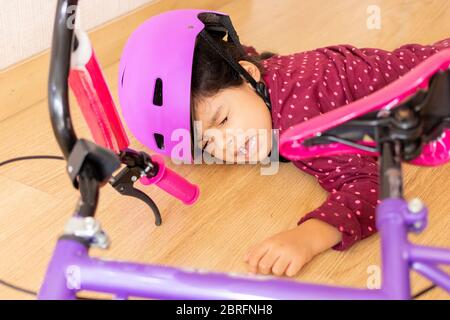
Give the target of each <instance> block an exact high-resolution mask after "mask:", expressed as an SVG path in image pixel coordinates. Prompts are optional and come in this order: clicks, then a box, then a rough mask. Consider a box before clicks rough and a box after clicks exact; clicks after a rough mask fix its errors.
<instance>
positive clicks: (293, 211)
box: [0, 0, 450, 299]
mask: <svg viewBox="0 0 450 320" xmlns="http://www.w3.org/2000/svg"><path fill="white" fill-rule="evenodd" d="M185 3H186V1H181V0H180V1H165V0H163V1H160V2H157V3H156V4H153V5H151V6H148V7H145V8H142V9H140V10H138V11H136V12H134V13H132V14H131V15H129V16H127V17H124V18H122V19H120V20H117V21H115V22H113V23H111V24H109V25H107V26H104V27H102V28H101V29H98V30H96V31H94V32H92V33H91V38H92V41H93V43H94V47H95V49H96V51H97V55H98V57H99V59H100V61H101V64H102V67H103V70H104V72H105V74H106V77H107V80H108V82H109V84H110V86H111V89H112V92H113V95H114V97H115V99H116V100H117V86H116V82H117V69H118V61H119V57H120V52H121V49H122V48H123V46H124V43H125V41H126V39H127V37H128V36H129V34H130V33H131V32H132V30H133V29H134V28H136V27H137V25H139V24H140V23H141V22H142V21H144V20H145V19H146V18H148V17H150V16H152V15H154V14H155V13H158V12H162V11H165V10H168V9H174V8H183V7H186V5H185ZM189 3H190V5H189V7H191V8H194V7H195V8H208V9H212V10H219V11H223V12H227V13H229V14H230V15H231V16H232V18H233V21H234V22H235V24H236V28H237V30H238V31H239V33H240V35H241V40H242V42H243V43H245V44H252V45H254V46H255V47H256V48H258V49H267V50H272V51H276V52H279V53H281V54H285V53H291V52H299V51H304V50H308V49H314V48H317V47H321V46H326V45H333V44H343V43H349V44H353V45H356V46H359V47H379V48H384V49H394V48H395V47H397V46H399V45H402V44H406V43H411V42H416V43H421V44H427V43H431V42H434V41H437V40H440V39H443V38H447V37H450V19H449V17H450V2H449V1H446V0H436V1H432V0H429V1H411V0H410V1H405V0H377V1H373V0H343V1H328V0H314V1H313V0H305V1H298V0H279V1H274V0H252V1H250V0H245V1H238V0H229V1H226V0H219V1H217V0H214V1H212V0H209V1H208V0H203V1H201V0H191V1H189ZM371 4H377V5H379V6H380V8H381V14H382V28H381V29H380V30H368V29H367V27H366V20H367V18H368V14H367V12H366V10H367V7H368V6H369V5H371ZM48 60H49V56H48V54H47V53H46V54H43V55H40V56H38V57H36V58H34V59H32V60H30V61H27V62H26V63H23V64H21V65H18V66H15V67H14V68H11V69H9V70H7V71H6V72H3V73H1V74H0V141H1V149H0V162H1V161H3V160H5V159H8V158H11V157H17V156H24V155H36V154H53V155H59V154H60V152H59V149H58V147H57V144H56V142H55V139H54V137H53V135H52V130H51V126H50V122H49V116H48V112H47V102H46V80H47V72H48ZM72 103H74V102H73V100H72ZM74 105H75V104H74ZM72 112H73V115H74V118H75V120H74V122H75V123H76V130H77V132H78V134H79V135H80V136H84V137H88V136H89V134H88V131H87V128H86V126H85V124H84V123H83V121H82V119H81V116H80V113H79V112H78V110H77V108H73V111H72ZM132 146H133V147H134V148H136V149H140V148H143V147H142V146H141V145H140V144H139V143H137V142H136V141H135V139H132ZM449 168H450V166H449V165H447V166H443V167H439V168H418V167H412V166H408V165H406V166H405V176H406V179H405V180H406V197H407V198H412V197H416V196H417V197H420V198H421V199H423V200H424V201H425V202H426V203H427V204H429V208H430V216H429V228H428V229H427V230H426V231H425V232H423V233H422V234H421V235H418V236H412V237H411V238H412V239H413V240H414V241H416V242H418V243H421V244H428V245H436V246H444V247H450V233H449V230H450V219H449V218H450V201H449V200H450V197H449V193H448V190H449V188H450V170H449ZM176 170H177V171H178V172H180V173H181V174H183V175H185V176H186V177H187V178H188V179H190V180H191V181H193V182H195V183H197V184H199V185H200V186H201V198H200V200H199V201H198V203H197V204H195V205H194V206H192V207H187V206H183V205H182V204H180V203H179V202H177V201H176V200H174V199H172V198H170V197H169V196H167V195H166V194H164V193H163V192H161V191H159V190H157V189H155V188H147V189H145V188H144V189H143V190H145V192H147V193H148V194H149V195H151V196H152V197H153V198H154V199H155V201H156V202H157V203H158V205H159V208H160V209H161V212H162V216H163V225H162V226H161V227H155V226H154V222H153V217H152V215H151V213H150V212H149V210H148V209H147V208H146V207H145V206H144V205H143V203H141V202H140V201H137V200H134V199H131V198H126V197H123V196H120V195H119V194H118V193H117V192H115V191H114V190H113V189H112V188H111V187H110V186H107V187H105V188H103V189H102V191H101V198H100V200H101V201H100V205H99V209H98V215H97V217H98V219H100V221H101V222H102V224H103V227H104V229H105V230H106V231H107V233H108V234H109V235H110V236H111V238H112V241H113V243H112V248H111V249H110V250H108V251H99V250H93V251H92V253H93V254H95V255H98V256H102V257H108V258H117V259H121V260H132V261H136V262H142V263H154V264H164V265H173V266H180V267H193V268H204V269H210V270H214V271H229V272H246V265H245V264H244V262H243V254H244V252H245V250H246V249H247V248H248V247H249V246H250V245H252V244H254V243H256V242H259V241H261V240H263V239H265V238H266V237H268V236H270V235H272V234H274V233H277V232H280V231H282V230H285V229H288V228H292V227H294V226H295V225H296V222H297V220H298V219H299V217H301V216H302V215H303V214H305V213H307V212H309V211H310V210H313V209H314V208H316V207H317V206H319V205H320V204H321V203H322V201H323V200H324V199H325V197H326V193H325V192H324V191H323V190H322V189H321V188H320V187H319V185H318V184H317V183H316V182H315V179H314V178H312V177H311V176H308V175H306V174H304V173H302V172H300V171H299V170H297V169H296V168H294V166H293V165H291V164H282V165H281V168H280V171H279V173H278V174H276V175H274V176H261V175H260V168H259V167H258V166H236V165H228V166H207V165H203V166H184V167H177V168H176ZM286 185H291V187H290V188H285V187H284V186H286ZM280 190H283V191H282V192H280ZM76 200H77V193H76V192H75V190H73V189H72V188H71V185H70V182H69V179H68V177H67V175H66V173H65V171H64V163H63V162H62V161H54V160H36V161H26V162H21V163H17V164H14V165H9V166H6V167H2V168H0V279H5V280H8V281H10V282H13V283H15V284H17V285H20V286H23V287H26V288H29V289H32V290H38V288H39V285H40V283H41V281H42V279H43V276H44V272H45V268H46V265H47V263H48V261H49V258H50V255H51V252H52V249H53V247H54V244H55V240H56V238H57V236H58V235H59V234H60V233H61V231H62V228H63V226H64V223H65V222H66V220H67V219H68V218H69V216H70V214H71V213H72V211H73V209H74V207H75V203H76ZM379 253H380V252H379V238H378V236H373V237H371V238H369V239H367V240H364V241H362V242H360V243H359V244H357V245H355V246H354V247H353V248H351V250H348V251H346V252H334V251H329V252H326V253H324V254H322V255H320V256H319V257H317V258H316V259H314V261H312V262H311V263H310V264H309V265H307V266H306V267H305V268H304V270H303V271H302V272H301V274H300V275H299V276H298V277H297V280H301V281H311V282H315V283H327V284H334V285H348V286H358V287H365V286H366V282H367V279H368V276H369V275H368V272H367V270H368V268H369V267H370V266H373V265H375V266H377V265H380V257H379ZM412 279H413V281H412V282H413V290H414V292H417V291H419V290H421V289H423V288H425V287H426V286H428V285H429V282H428V281H426V280H424V279H422V278H419V277H418V276H417V275H415V274H414V275H413V277H412ZM449 297H450V296H449V295H448V294H447V293H446V292H444V291H442V290H435V291H432V292H431V293H428V294H427V295H425V296H424V298H428V299H432V298H433V299H449ZM14 298H19V299H22V298H23V299H28V298H30V297H29V296H27V295H24V294H21V293H17V292H15V291H12V290H10V289H7V288H4V287H2V286H0V299H14Z"/></svg>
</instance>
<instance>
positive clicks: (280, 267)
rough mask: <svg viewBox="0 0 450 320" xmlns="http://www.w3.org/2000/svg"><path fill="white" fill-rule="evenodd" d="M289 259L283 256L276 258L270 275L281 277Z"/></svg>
mask: <svg viewBox="0 0 450 320" xmlns="http://www.w3.org/2000/svg"><path fill="white" fill-rule="evenodd" d="M290 262H291V259H290V258H289V257H287V256H285V255H283V256H281V257H280V258H278V260H277V261H276V262H275V264H274V265H273V267H272V273H273V274H274V275H277V276H282V275H283V274H284V272H285V271H286V269H287V267H288V265H289V263H290Z"/></svg>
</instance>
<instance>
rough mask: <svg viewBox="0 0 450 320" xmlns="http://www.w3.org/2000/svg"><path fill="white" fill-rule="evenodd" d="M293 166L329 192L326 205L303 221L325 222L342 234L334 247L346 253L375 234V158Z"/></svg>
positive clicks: (318, 160) (326, 159) (338, 158)
mask: <svg viewBox="0 0 450 320" xmlns="http://www.w3.org/2000/svg"><path fill="white" fill-rule="evenodd" d="M294 165H295V166H297V167H298V168H299V169H301V170H303V171H305V172H306V173H308V174H311V175H313V176H315V177H316V178H317V180H318V182H319V184H320V185H321V186H322V188H324V189H325V190H327V191H328V192H330V194H329V195H328V198H327V199H326V201H325V202H324V203H323V204H322V205H321V206H320V207H318V208H317V209H315V210H313V211H312V212H309V213H307V214H306V215H305V216H304V217H303V218H301V219H300V221H299V222H298V224H301V223H303V222H305V221H307V220H309V219H313V218H314V219H319V220H322V221H324V222H326V223H328V224H330V225H332V226H334V227H335V228H336V229H338V230H339V231H340V232H342V241H341V243H339V244H337V245H336V246H334V247H333V249H335V250H345V249H348V248H349V247H351V246H352V245H353V244H354V243H355V242H357V241H359V240H361V239H364V238H366V237H368V236H370V235H372V234H373V233H375V232H376V227H375V208H376V205H377V201H378V175H379V174H378V164H377V160H376V158H375V157H369V156H361V155H359V154H350V155H341V156H332V157H331V156H330V157H320V158H313V159H310V160H305V161H296V162H294Z"/></svg>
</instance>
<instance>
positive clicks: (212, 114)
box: [194, 61, 272, 163]
mask: <svg viewBox="0 0 450 320" xmlns="http://www.w3.org/2000/svg"><path fill="white" fill-rule="evenodd" d="M239 63H240V64H241V65H242V66H243V67H244V69H246V70H247V72H248V73H249V74H250V75H251V76H252V77H253V78H254V79H255V80H256V81H260V80H261V73H260V71H259V69H258V67H257V66H255V65H254V64H252V63H250V62H247V61H240V62H239ZM194 118H195V120H196V128H197V130H201V131H200V133H199V136H198V139H199V140H198V147H200V148H202V149H203V150H204V151H205V152H207V153H209V154H211V155H212V156H214V157H215V158H217V159H220V160H223V161H227V162H233V163H242V162H258V161H261V160H262V159H264V158H266V157H267V155H268V154H269V153H270V150H271V148H272V133H271V132H272V117H271V113H270V110H269V109H268V108H267V106H266V104H265V103H264V101H263V99H262V98H261V97H260V96H259V95H258V94H257V93H256V92H255V90H254V89H253V88H252V87H251V85H250V84H249V83H247V82H246V81H245V82H244V83H243V84H242V85H241V86H239V87H233V88H227V89H224V90H221V91H219V92H218V93H217V94H216V95H214V96H212V97H205V98H202V99H199V101H198V103H197V104H196V107H195V113H194Z"/></svg>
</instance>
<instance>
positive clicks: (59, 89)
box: [48, 0, 78, 160]
mask: <svg viewBox="0 0 450 320" xmlns="http://www.w3.org/2000/svg"><path fill="white" fill-rule="evenodd" d="M77 4H78V0H58V5H57V9H56V17H55V23H54V26H53V39H52V49H51V58H50V73H49V80H48V105H49V110H50V118H51V122H52V127H53V132H54V135H55V137H56V140H57V141H58V144H59V147H60V148H61V150H62V152H63V154H64V157H65V158H66V160H67V159H68V158H69V155H70V152H71V150H72V148H73V147H74V145H75V143H76V141H77V136H76V134H75V131H74V130H73V125H72V119H71V117H70V108H69V89H68V87H69V85H68V78H69V70H70V56H71V54H72V41H73V33H74V29H73V28H71V27H70V26H69V25H68V24H67V22H68V18H69V17H70V16H69V13H68V8H69V7H70V6H75V7H74V8H75V12H73V13H72V15H75V13H76V5H77Z"/></svg>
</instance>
